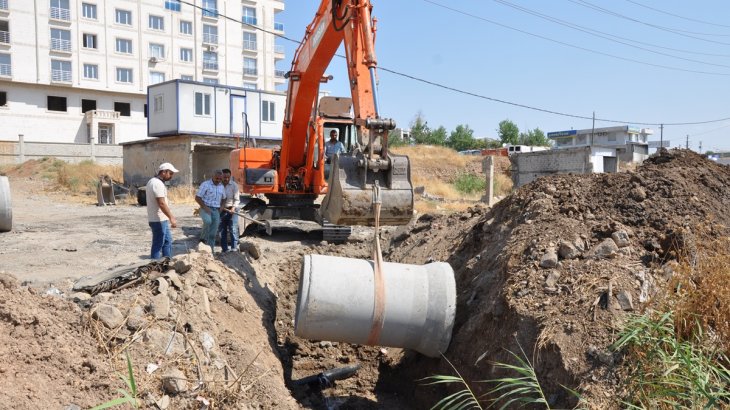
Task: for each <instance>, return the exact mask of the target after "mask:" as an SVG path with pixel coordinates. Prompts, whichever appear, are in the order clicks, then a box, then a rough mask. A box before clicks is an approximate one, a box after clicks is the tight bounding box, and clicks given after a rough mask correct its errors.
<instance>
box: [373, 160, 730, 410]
mask: <svg viewBox="0 0 730 410" xmlns="http://www.w3.org/2000/svg"><path fill="white" fill-rule="evenodd" d="M729 204H730V168H728V167H725V166H722V165H718V164H716V163H714V162H712V161H709V160H707V159H705V158H703V157H701V156H699V155H697V154H694V153H692V152H690V151H677V150H673V151H670V152H665V153H663V154H662V155H659V156H653V157H651V158H650V159H648V160H647V161H646V162H645V163H644V164H643V165H642V166H641V167H639V168H638V170H637V171H636V172H626V173H618V174H594V175H556V176H553V177H548V178H542V179H539V180H537V181H535V182H533V183H531V184H529V185H526V186H524V187H522V188H520V189H519V190H518V191H517V192H515V193H514V194H513V195H511V196H509V197H508V198H506V199H505V200H503V201H501V202H500V203H499V204H498V205H496V206H495V207H494V208H493V209H485V208H481V207H475V208H473V209H470V210H469V211H467V212H463V213H460V214H453V215H450V216H441V217H434V216H430V215H423V216H421V217H420V218H418V220H417V221H415V222H414V224H413V225H412V226H410V227H408V228H406V229H402V230H400V231H396V233H394V235H393V237H392V241H391V247H390V249H389V252H388V254H387V255H386V256H387V257H386V259H387V260H389V261H392V262H404V263H414V264H422V263H426V262H427V261H430V260H443V261H448V262H449V263H450V264H451V265H452V267H453V268H454V271H455V274H456V279H457V291H458V304H457V320H456V324H455V327H454V332H453V338H452V342H451V345H450V347H449V350H448V352H447V353H446V357H447V358H448V359H449V360H450V361H451V362H452V363H454V365H455V366H456V368H457V369H458V370H459V372H460V373H461V374H462V375H463V376H464V377H465V379H467V380H469V381H476V380H485V379H493V378H495V377H501V376H502V375H503V374H502V373H499V371H496V370H495V368H494V367H493V365H492V361H499V362H506V363H512V364H514V363H515V361H514V359H513V358H512V357H511V356H510V354H509V353H508V352H507V350H510V351H512V352H515V353H517V354H521V353H520V349H524V351H525V353H526V354H527V357H528V358H529V359H530V360H531V361H534V365H535V368H536V370H537V374H538V377H539V379H540V381H541V383H542V384H543V387H544V389H545V390H546V393H547V397H548V400H549V402H550V404H551V405H552V406H553V407H555V406H557V407H565V406H571V405H574V404H575V402H576V400H575V398H574V397H573V396H571V394H569V393H567V392H566V390H565V389H564V388H563V387H561V386H560V385H561V384H562V385H564V386H567V387H570V388H574V389H578V390H580V391H581V394H582V396H583V397H584V398H585V399H587V400H588V403H589V405H590V407H593V408H610V407H614V408H616V407H619V406H618V404H617V401H616V400H617V397H618V395H619V393H620V389H621V387H620V385H621V371H620V357H619V356H618V355H617V354H615V353H612V352H611V351H610V350H609V349H608V346H609V345H610V344H611V343H612V342H613V341H614V340H615V338H616V334H617V332H618V331H619V330H620V328H621V325H622V322H623V320H625V318H626V317H627V315H628V314H631V313H637V312H640V311H642V310H643V309H644V308H645V307H647V306H648V305H649V304H650V303H651V301H652V296H654V295H656V294H657V293H658V292H662V291H663V287H664V284H666V282H667V280H668V279H669V278H670V277H671V275H672V269H671V265H672V260H673V259H675V257H676V253H677V251H679V250H682V248H683V247H684V246H685V244H687V243H689V242H690V238H691V237H692V232H693V228H696V227H697V226H699V225H705V228H706V229H705V230H709V231H710V232H711V234H714V235H718V236H720V235H727V234H728V229H727V228H726V227H727V226H730V213H728V212H727V211H728V209H729V208H728V205H729ZM397 367H398V369H397V371H400V372H402V375H403V379H410V380H414V379H417V378H419V377H423V376H424V374H425V375H428V374H453V371H452V370H451V369H450V368H449V367H448V366H447V365H446V364H445V361H433V360H424V359H423V358H422V357H419V356H417V355H405V356H404V357H403V358H402V359H401V360H400V363H399V365H398V366H397ZM512 376H514V375H512ZM474 387H475V388H476V389H477V391H480V392H484V391H486V390H488V389H489V388H493V387H494V385H490V384H488V383H475V384H474ZM445 393H446V392H445V391H443V390H438V389H431V390H429V389H427V388H425V387H423V388H420V390H418V391H417V392H416V394H414V397H415V399H416V400H420V401H419V402H417V403H418V404H417V406H416V407H417V408H425V407H426V406H428V405H431V404H433V403H435V401H436V400H437V399H439V398H442V397H444V395H445Z"/></svg>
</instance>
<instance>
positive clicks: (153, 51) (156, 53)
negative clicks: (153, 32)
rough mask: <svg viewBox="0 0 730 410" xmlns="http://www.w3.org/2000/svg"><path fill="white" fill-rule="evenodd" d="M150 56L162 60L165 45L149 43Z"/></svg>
mask: <svg viewBox="0 0 730 410" xmlns="http://www.w3.org/2000/svg"><path fill="white" fill-rule="evenodd" d="M150 57H155V58H157V59H160V60H163V59H164V58H165V45H164V44H157V43H150Z"/></svg>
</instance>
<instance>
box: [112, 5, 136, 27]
mask: <svg viewBox="0 0 730 410" xmlns="http://www.w3.org/2000/svg"><path fill="white" fill-rule="evenodd" d="M115 21H116V22H117V24H124V25H127V26H131V25H132V12H131V11H128V10H119V9H116V20H115Z"/></svg>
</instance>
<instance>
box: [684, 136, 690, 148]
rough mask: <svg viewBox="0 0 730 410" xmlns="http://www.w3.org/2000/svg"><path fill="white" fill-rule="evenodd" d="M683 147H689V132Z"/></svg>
mask: <svg viewBox="0 0 730 410" xmlns="http://www.w3.org/2000/svg"><path fill="white" fill-rule="evenodd" d="M684 148H685V149H689V134H687V141H686V142H685V143H684Z"/></svg>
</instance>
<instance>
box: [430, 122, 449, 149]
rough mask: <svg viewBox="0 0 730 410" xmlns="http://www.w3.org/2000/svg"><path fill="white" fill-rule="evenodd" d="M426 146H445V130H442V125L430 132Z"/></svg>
mask: <svg viewBox="0 0 730 410" xmlns="http://www.w3.org/2000/svg"><path fill="white" fill-rule="evenodd" d="M426 144H430V145H445V144H446V128H444V126H443V125H442V126H440V127H438V128H436V129H435V130H433V131H431V134H430V135H429V136H428V139H427V141H426Z"/></svg>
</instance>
